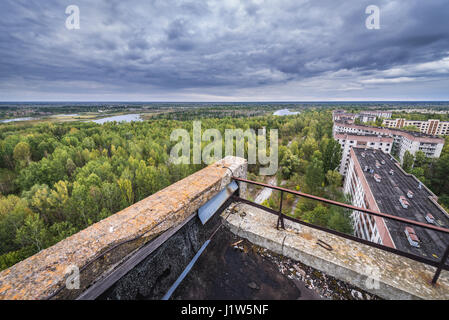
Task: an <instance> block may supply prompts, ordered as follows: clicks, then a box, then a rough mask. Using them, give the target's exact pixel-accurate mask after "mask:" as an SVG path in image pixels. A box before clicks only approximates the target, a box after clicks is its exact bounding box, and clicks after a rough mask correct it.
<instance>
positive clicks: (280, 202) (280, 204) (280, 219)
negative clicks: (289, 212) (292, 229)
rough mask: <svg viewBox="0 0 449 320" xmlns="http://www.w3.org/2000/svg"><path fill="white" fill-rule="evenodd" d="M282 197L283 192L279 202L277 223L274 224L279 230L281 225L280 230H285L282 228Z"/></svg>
mask: <svg viewBox="0 0 449 320" xmlns="http://www.w3.org/2000/svg"><path fill="white" fill-rule="evenodd" d="M283 196H284V191H282V190H281V200H280V201H279V218H278V222H277V224H276V229H279V224H280V225H281V228H282V229H284V230H285V227H284V217H283V216H282V198H283Z"/></svg>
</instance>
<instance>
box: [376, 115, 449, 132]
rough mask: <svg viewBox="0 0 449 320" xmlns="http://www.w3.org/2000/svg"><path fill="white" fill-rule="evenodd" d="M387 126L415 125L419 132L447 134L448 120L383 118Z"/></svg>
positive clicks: (448, 129) (448, 130)
mask: <svg viewBox="0 0 449 320" xmlns="http://www.w3.org/2000/svg"><path fill="white" fill-rule="evenodd" d="M382 124H383V125H384V126H385V127H388V128H402V127H407V126H415V127H417V128H418V129H419V132H421V133H425V134H429V135H434V136H435V135H449V121H440V120H435V119H430V120H427V121H419V120H406V119H403V118H400V119H385V120H384V121H383V123H382Z"/></svg>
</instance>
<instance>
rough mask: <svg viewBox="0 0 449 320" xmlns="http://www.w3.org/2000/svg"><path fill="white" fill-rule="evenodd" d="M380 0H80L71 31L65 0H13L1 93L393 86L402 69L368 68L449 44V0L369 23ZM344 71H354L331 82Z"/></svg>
mask: <svg viewBox="0 0 449 320" xmlns="http://www.w3.org/2000/svg"><path fill="white" fill-rule="evenodd" d="M371 2H372V1H366V0H363V1H344V2H340V1H338V2H337V1H334V0H320V1H299V0H282V1H275V0H272V1H256V0H254V1H251V0H247V1H240V2H239V1H221V0H210V1H182V0H167V1H143V0H142V1H137V0H132V1H126V2H123V1H106V0H104V1H96V2H95V3H92V2H91V1H87V0H79V1H77V5H78V6H79V7H80V11H81V12H80V13H81V29H80V30H73V31H69V30H67V29H65V27H64V23H65V18H66V15H65V13H64V12H65V5H63V4H62V2H61V1H56V0H48V1H45V2H41V1H38V0H29V1H24V0H6V1H2V2H1V3H0V9H1V11H2V12H6V13H7V14H6V17H5V18H4V19H0V28H1V30H2V32H1V33H0V56H1V57H2V58H1V60H0V95H2V96H4V97H7V98H8V97H11V98H13V97H14V96H15V95H17V94H18V93H19V92H20V90H25V87H26V86H27V84H28V85H29V87H33V88H35V89H34V90H35V92H36V94H38V93H39V86H40V87H41V88H42V91H44V90H45V91H51V90H52V89H51V88H53V94H54V96H55V97H57V96H58V94H74V95H76V94H79V95H80V96H81V95H83V94H95V93H108V94H109V93H115V94H117V95H120V94H123V95H127V94H129V93H134V94H138V95H145V94H148V97H150V98H151V94H156V93H157V94H167V95H170V94H174V92H176V94H178V93H179V92H189V93H190V92H192V90H193V91H194V92H196V93H197V94H206V95H207V94H210V95H211V96H213V95H224V94H225V92H233V91H234V92H238V91H245V92H246V91H247V90H250V91H251V90H252V91H253V92H259V90H258V88H264V87H267V88H268V87H269V88H278V91H279V92H283V94H286V93H285V92H286V91H285V90H287V88H290V89H289V90H292V92H291V94H292V95H294V94H295V92H298V90H296V89H294V88H296V87H294V86H292V84H293V83H295V84H299V85H300V84H301V83H302V84H303V85H306V84H307V83H314V86H315V87H314V88H313V89H314V90H316V94H317V95H321V96H322V97H323V98H326V96H325V93H323V92H324V91H329V90H330V91H332V90H335V91H336V92H337V91H338V92H340V91H341V90H342V88H357V90H358V91H360V90H363V88H364V87H365V86H367V84H369V86H370V88H372V87H373V86H375V85H377V86H378V87H377V88H378V93H377V94H382V88H383V87H384V86H385V84H384V83H390V85H391V83H393V82H394V81H371V82H370V81H367V79H369V78H373V79H377V78H378V77H380V76H382V77H384V78H386V79H388V78H394V77H393V76H389V75H387V74H384V73H385V72H386V71H388V70H390V69H393V68H400V67H402V66H413V65H418V64H422V63H426V62H432V61H433V62H436V61H440V60H441V59H443V58H444V57H447V56H449V28H448V27H447V26H448V24H447V12H449V3H448V2H447V1H442V0H434V1H425V2H423V1H418V0H410V1H407V2H403V1H386V0H378V1H376V2H377V5H379V7H380V8H381V29H380V30H375V31H374V30H367V29H366V28H365V19H366V14H365V12H364V11H365V8H366V6H367V5H369V4H371ZM409 69H410V68H409ZM411 70H413V71H412V72H409V74H407V77H408V78H410V79H415V80H417V81H418V80H419V79H423V78H425V79H426V81H427V80H429V79H442V78H443V79H447V78H448V76H449V74H448V73H441V72H437V71H438V70H435V71H432V70H431V69H430V70H427V71H426V72H425V73H423V72H421V71H419V70H415V69H413V68H411ZM341 71H345V72H346V71H347V72H351V77H350V78H345V80H344V81H346V83H343V82H342V81H343V80H342V79H341V78H339V79H340V80H339V81H335V87H330V88H329V87H328V86H329V83H332V81H334V78H333V74H336V73H339V72H341ZM36 79H39V83H37V82H36ZM64 82H65V83H64ZM69 83H70V85H69ZM88 83H89V84H97V85H85V84H88ZM76 84H78V86H77V85H76ZM395 85H396V86H400V85H402V84H395ZM338 86H341V87H338ZM425 87H426V86H425V85H424V86H423V89H425ZM90 88H92V89H90ZM324 88H326V90H323V89H324ZM403 88H404V90H406V88H407V87H406V86H404V87H403ZM256 89H257V90H256ZM86 90H87V91H88V92H86ZM344 90H346V89H344ZM263 91H264V90H262V92H263ZM349 91H350V90H349ZM273 92H276V90H275V89H273ZM404 92H406V91H404ZM429 92H430V91H429ZM432 94H434V90H432ZM226 95H227V94H226ZM287 95H288V96H289V94H288V92H287ZM438 96H439V97H440V95H438ZM7 98H5V99H7ZM448 98H449V97H448ZM167 99H168V100H169V99H170V98H169V97H167ZM298 99H301V96H298ZM279 100H282V97H279Z"/></svg>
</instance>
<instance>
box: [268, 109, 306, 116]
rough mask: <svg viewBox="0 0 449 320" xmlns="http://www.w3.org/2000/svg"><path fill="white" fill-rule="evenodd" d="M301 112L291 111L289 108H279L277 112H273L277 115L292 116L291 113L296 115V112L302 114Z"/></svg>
mask: <svg viewBox="0 0 449 320" xmlns="http://www.w3.org/2000/svg"><path fill="white" fill-rule="evenodd" d="M300 113H301V112H299V111H293V112H292V111H290V110H288V109H281V110H278V111H276V112H275V113H273V115H275V116H291V115H294V114H300Z"/></svg>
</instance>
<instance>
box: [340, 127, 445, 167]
mask: <svg viewBox="0 0 449 320" xmlns="http://www.w3.org/2000/svg"><path fill="white" fill-rule="evenodd" d="M336 133H346V134H355V135H378V136H384V137H392V138H393V148H392V150H390V151H391V153H393V154H397V155H398V156H399V159H400V160H401V163H402V161H403V158H404V154H405V152H406V151H409V152H410V153H411V154H412V155H414V154H415V153H416V152H417V151H418V150H421V151H422V152H424V154H425V155H426V156H427V157H429V158H439V157H440V155H441V151H442V150H443V146H444V142H445V141H444V139H443V138H440V137H436V136H430V135H427V134H423V133H419V132H410V131H405V130H399V129H391V128H381V127H372V126H366V125H359V124H354V123H346V122H338V121H336V122H334V126H333V135H334V136H335V134H336Z"/></svg>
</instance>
